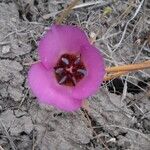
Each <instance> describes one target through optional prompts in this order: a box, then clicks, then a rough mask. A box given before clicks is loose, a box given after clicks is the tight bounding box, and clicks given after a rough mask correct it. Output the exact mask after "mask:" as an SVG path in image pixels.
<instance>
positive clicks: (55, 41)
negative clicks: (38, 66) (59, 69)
mask: <svg viewBox="0 0 150 150" xmlns="http://www.w3.org/2000/svg"><path fill="white" fill-rule="evenodd" d="M87 43H89V41H88V38H87V36H86V34H85V33H84V32H83V31H82V30H81V29H79V28H77V27H75V26H71V25H53V26H52V27H51V29H50V30H49V31H48V32H47V33H46V34H45V36H44V37H43V38H42V39H41V41H40V43H39V49H38V51H39V56H40V59H41V61H42V63H43V64H44V66H45V67H46V68H50V67H52V66H53V65H55V64H56V61H57V60H58V59H59V58H60V56H61V55H62V54H64V53H78V52H80V49H81V46H82V45H83V44H87Z"/></svg>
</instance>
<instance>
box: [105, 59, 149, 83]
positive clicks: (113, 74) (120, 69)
mask: <svg viewBox="0 0 150 150" xmlns="http://www.w3.org/2000/svg"><path fill="white" fill-rule="evenodd" d="M148 68H150V61H149V60H148V61H144V62H142V63H137V64H129V65H123V66H115V67H108V68H106V72H107V75H106V76H105V78H104V81H108V80H111V79H114V78H117V77H119V76H121V75H124V74H127V73H129V72H131V71H138V70H142V69H148Z"/></svg>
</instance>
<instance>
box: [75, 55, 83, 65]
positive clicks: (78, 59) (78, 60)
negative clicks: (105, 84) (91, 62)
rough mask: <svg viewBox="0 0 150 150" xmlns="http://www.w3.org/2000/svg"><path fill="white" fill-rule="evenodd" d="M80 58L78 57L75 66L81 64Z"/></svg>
mask: <svg viewBox="0 0 150 150" xmlns="http://www.w3.org/2000/svg"><path fill="white" fill-rule="evenodd" d="M80 59H81V58H80V56H78V58H77V60H76V61H75V62H74V64H75V65H76V64H78V63H79V62H80Z"/></svg>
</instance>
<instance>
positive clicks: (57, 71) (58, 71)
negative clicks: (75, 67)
mask: <svg viewBox="0 0 150 150" xmlns="http://www.w3.org/2000/svg"><path fill="white" fill-rule="evenodd" d="M63 70H64V69H63V68H57V69H56V70H55V72H56V73H58V74H60V73H62V72H63Z"/></svg>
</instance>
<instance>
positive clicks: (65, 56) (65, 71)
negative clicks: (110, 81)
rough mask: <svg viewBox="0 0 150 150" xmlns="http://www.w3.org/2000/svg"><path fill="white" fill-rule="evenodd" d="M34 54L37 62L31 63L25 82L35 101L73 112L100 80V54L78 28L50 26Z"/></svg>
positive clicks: (97, 85)
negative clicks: (36, 55)
mask: <svg viewBox="0 0 150 150" xmlns="http://www.w3.org/2000/svg"><path fill="white" fill-rule="evenodd" d="M38 54H39V57H40V62H38V63H36V64H33V65H32V66H31V68H30V70H29V73H28V81H29V86H30V88H31V90H32V91H33V93H34V94H35V96H36V97H37V98H38V100H39V102H42V103H46V104H50V105H53V106H54V107H57V108H59V109H62V110H64V111H75V110H77V109H78V108H80V107H81V105H82V102H83V101H84V100H85V99H86V98H87V97H89V96H91V95H92V94H94V93H95V92H96V91H97V90H98V88H99V86H100V84H101V83H102V81H103V78H104V74H105V69H104V61H103V57H102V55H101V54H100V52H99V50H98V49H97V48H95V47H94V46H93V45H91V44H90V42H89V40H88V37H87V36H86V34H85V33H84V32H83V31H82V30H81V29H79V28H78V27H75V26H71V25H52V27H51V29H50V30H49V31H48V32H47V33H46V34H45V36H44V37H43V38H42V39H41V41H40V42H39V47H38Z"/></svg>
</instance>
